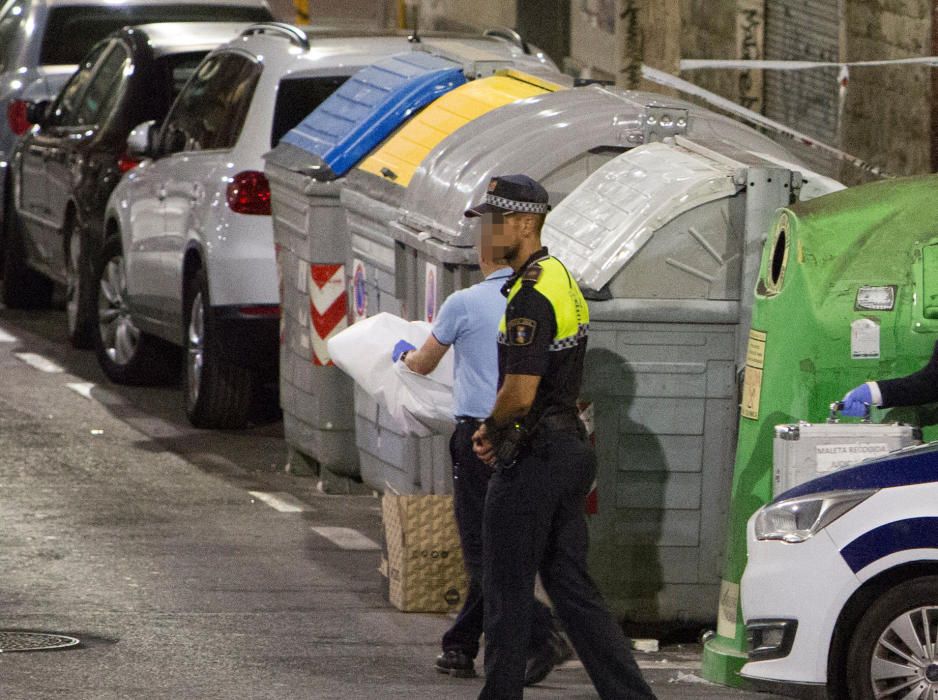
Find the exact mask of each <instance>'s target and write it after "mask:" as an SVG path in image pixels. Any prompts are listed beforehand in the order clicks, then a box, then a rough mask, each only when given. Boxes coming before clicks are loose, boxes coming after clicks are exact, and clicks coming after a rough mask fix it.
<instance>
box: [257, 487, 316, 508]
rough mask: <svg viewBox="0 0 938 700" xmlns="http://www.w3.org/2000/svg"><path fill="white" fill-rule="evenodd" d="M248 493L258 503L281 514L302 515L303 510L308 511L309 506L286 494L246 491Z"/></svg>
mask: <svg viewBox="0 0 938 700" xmlns="http://www.w3.org/2000/svg"><path fill="white" fill-rule="evenodd" d="M248 493H249V494H251V495H252V496H254V498H256V499H257V500H258V501H261V502H263V503H266V504H267V505H269V506H270V507H271V508H273V509H274V510H279V511H280V512H281V513H302V512H303V511H304V510H309V506H307V505H306V504H305V503H303V502H302V501H300V500H299V499H298V498H294V497H293V496H291V495H290V494H288V493H268V492H266V491H248Z"/></svg>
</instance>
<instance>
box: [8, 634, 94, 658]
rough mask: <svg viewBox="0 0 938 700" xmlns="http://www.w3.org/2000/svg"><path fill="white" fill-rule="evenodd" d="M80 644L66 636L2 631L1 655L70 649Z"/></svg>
mask: <svg viewBox="0 0 938 700" xmlns="http://www.w3.org/2000/svg"><path fill="white" fill-rule="evenodd" d="M78 644H80V642H79V640H77V639H75V638H74V637H66V636H65V635H64V634H50V633H49V632H16V631H12V630H0V653H7V652H11V651H50V650H52V649H68V648H69V647H74V646H77V645H78Z"/></svg>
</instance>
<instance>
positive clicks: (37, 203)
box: [3, 22, 248, 347]
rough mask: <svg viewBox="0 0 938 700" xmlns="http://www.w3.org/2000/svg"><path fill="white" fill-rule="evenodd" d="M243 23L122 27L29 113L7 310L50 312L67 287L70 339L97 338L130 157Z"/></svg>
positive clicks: (82, 343) (7, 259) (19, 157)
mask: <svg viewBox="0 0 938 700" xmlns="http://www.w3.org/2000/svg"><path fill="white" fill-rule="evenodd" d="M246 26H248V25H246V24H243V23H237V22H179V23H166V24H152V25H143V26H139V27H136V28H131V27H125V28H124V29H121V30H118V31H117V32H114V33H113V34H112V35H111V36H110V37H108V38H107V39H105V40H104V41H101V42H99V43H97V44H96V45H94V47H93V48H92V49H91V51H90V52H89V53H88V55H87V56H86V57H85V58H84V60H83V61H82V63H81V64H80V66H79V69H78V71H76V72H75V73H74V75H73V76H72V77H71V79H70V80H69V81H68V82H67V83H66V84H65V87H64V88H63V89H62V91H61V92H60V93H59V96H58V97H57V98H56V99H55V101H53V102H50V101H40V102H31V103H29V117H30V118H31V119H32V120H34V121H36V122H37V124H36V126H35V127H34V128H32V129H31V130H30V131H28V132H27V133H26V134H25V135H24V137H23V138H22V140H21V141H20V142H19V144H18V145H17V146H16V148H15V150H14V153H13V157H12V159H11V172H10V181H11V185H12V195H13V196H12V198H11V201H10V203H9V204H10V206H9V207H8V211H7V214H6V217H5V219H6V221H5V224H6V225H5V236H4V253H5V255H4V265H3V272H4V284H3V301H4V303H5V304H6V305H7V306H8V307H11V308H27V307H38V306H43V305H46V304H48V303H49V301H50V296H51V292H52V285H53V283H54V282H58V283H60V284H64V285H65V286H66V309H67V314H66V316H67V319H68V335H69V338H70V340H71V341H72V343H73V344H74V345H75V346H77V347H87V346H89V345H90V341H91V338H92V335H91V326H90V325H89V324H90V323H92V322H93V320H94V318H95V314H94V311H93V309H92V308H91V307H90V306H89V304H90V303H91V302H92V299H93V295H92V294H90V293H89V284H90V281H89V279H90V275H91V271H92V268H93V264H92V261H93V260H94V259H95V255H96V253H97V251H98V250H100V247H101V238H102V230H103V228H102V223H103V217H104V207H105V204H106V203H107V199H108V196H109V195H110V194H111V191H112V190H113V189H114V187H115V186H116V185H117V182H118V181H119V180H120V178H121V175H122V174H123V173H124V172H126V171H127V170H129V169H131V168H133V167H134V166H135V165H137V163H138V162H139V161H138V160H136V159H134V158H132V157H130V156H129V155H128V154H127V153H126V141H127V136H128V134H129V133H130V131H131V129H132V128H133V127H134V126H135V125H137V124H139V123H140V122H143V121H147V120H149V119H156V120H160V119H162V118H163V117H164V116H165V115H166V113H167V112H168V111H169V107H170V105H171V104H172V102H173V100H174V99H175V97H176V95H177V94H178V93H179V91H180V90H181V89H182V87H183V85H184V84H185V83H186V81H187V80H188V79H189V77H190V76H191V75H192V74H193V73H194V72H195V69H196V67H197V66H198V64H199V62H200V61H201V60H202V58H204V57H205V55H206V54H207V53H208V52H209V51H210V50H211V49H213V48H215V47H216V46H218V45H219V44H222V43H224V42H226V41H228V40H230V39H232V38H233V37H235V36H237V35H238V34H239V33H240V32H241V31H242V30H243V29H244V28H245V27H246Z"/></svg>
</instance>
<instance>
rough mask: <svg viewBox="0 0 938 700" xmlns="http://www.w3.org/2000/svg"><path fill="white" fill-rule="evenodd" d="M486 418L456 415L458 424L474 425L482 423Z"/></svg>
mask: <svg viewBox="0 0 938 700" xmlns="http://www.w3.org/2000/svg"><path fill="white" fill-rule="evenodd" d="M483 420H485V419H484V418H475V417H473V416H456V424H457V425H462V424H463V423H473V424H474V425H481V424H482V421H483Z"/></svg>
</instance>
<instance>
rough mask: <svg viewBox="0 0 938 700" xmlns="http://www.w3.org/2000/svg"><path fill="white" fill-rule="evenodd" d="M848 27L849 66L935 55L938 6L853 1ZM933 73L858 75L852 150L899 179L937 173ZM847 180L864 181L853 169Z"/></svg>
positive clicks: (846, 133) (847, 129)
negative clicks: (937, 9) (934, 168)
mask: <svg viewBox="0 0 938 700" xmlns="http://www.w3.org/2000/svg"><path fill="white" fill-rule="evenodd" d="M844 21H845V25H846V27H845V29H846V32H845V33H846V36H847V44H846V49H847V52H846V59H847V60H848V61H862V60H878V59H888V58H909V57H914V56H928V55H930V54H931V51H932V47H931V32H932V25H931V3H930V2H927V1H926V0H849V1H848V2H847V3H846V7H845V18H844ZM931 70H932V69H929V68H925V67H915V66H901V67H888V68H886V67H876V68H853V69H851V72H850V84H849V88H848V93H847V103H846V108H845V113H844V126H843V141H842V143H843V146H844V148H845V150H847V151H849V152H851V153H854V154H855V155H857V156H859V157H860V158H864V159H868V160H871V161H874V162H875V163H877V164H879V165H882V166H883V167H884V168H886V170H888V171H890V172H893V173H895V174H897V175H912V174H916V173H926V172H930V171H931V150H932V149H931V129H932V127H931V102H932V85H931ZM843 176H844V179H845V181H849V182H857V181H862V179H858V177H857V174H856V171H855V170H853V169H850V168H847V169H844V172H843Z"/></svg>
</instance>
